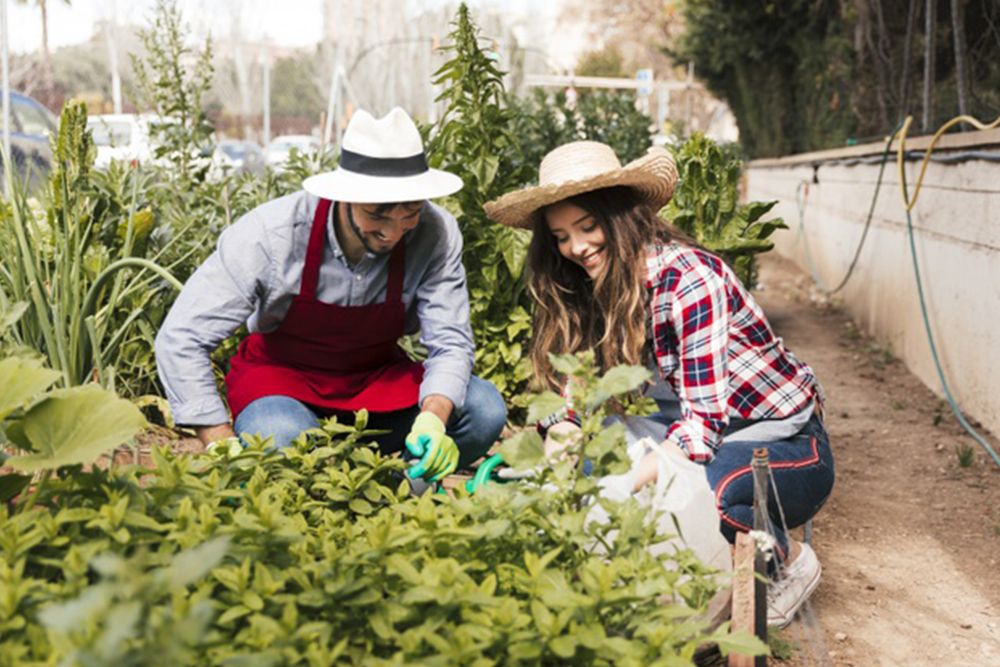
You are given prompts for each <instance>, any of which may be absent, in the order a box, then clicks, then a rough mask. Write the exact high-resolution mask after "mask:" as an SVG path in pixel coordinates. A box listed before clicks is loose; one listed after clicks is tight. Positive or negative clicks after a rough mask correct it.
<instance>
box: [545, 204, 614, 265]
mask: <svg viewBox="0 0 1000 667" xmlns="http://www.w3.org/2000/svg"><path fill="white" fill-rule="evenodd" d="M545 222H546V223H547V224H548V226H549V231H550V232H552V236H553V238H554V239H555V243H556V247H557V248H558V249H559V254H560V255H562V256H563V257H565V258H566V259H568V260H569V261H571V262H574V263H576V264H579V265H580V266H581V267H583V270H584V271H586V272H587V275H588V276H590V278H591V280H593V279H595V278H597V276H599V275H601V272H602V271H603V270H604V267H605V266H606V265H607V261H608V259H607V254H608V253H607V250H606V248H605V237H604V230H603V229H601V226H600V225H599V224H597V220H595V219H594V216H592V215H591V214H590V213H587V212H586V211H585V210H583V209H582V208H580V207H579V206H577V205H576V204H573V203H572V202H569V201H562V202H559V203H558V204H553V205H551V206H549V207H547V208H546V209H545Z"/></svg>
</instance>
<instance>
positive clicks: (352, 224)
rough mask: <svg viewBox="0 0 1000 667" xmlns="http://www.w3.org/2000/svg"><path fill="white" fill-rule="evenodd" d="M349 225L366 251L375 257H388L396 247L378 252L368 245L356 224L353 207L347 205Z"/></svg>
mask: <svg viewBox="0 0 1000 667" xmlns="http://www.w3.org/2000/svg"><path fill="white" fill-rule="evenodd" d="M347 224H348V225H349V226H350V228H351V231H352V232H354V235H355V236H356V237H357V238H358V240H359V241H361V245H363V246H364V247H365V250H367V251H368V252H370V253H371V254H373V255H377V256H382V255H388V254H389V253H391V252H392V250H393V247H395V246H393V247H389V248H386V249H385V250H376V249H375V248H373V247H371V245H369V244H368V239H366V238H365V235H364V234H363V233H362V232H361V229H360V228H359V227H358V224H357V223H356V222H354V211H353V207H352V206H351V205H350V204H348V205H347Z"/></svg>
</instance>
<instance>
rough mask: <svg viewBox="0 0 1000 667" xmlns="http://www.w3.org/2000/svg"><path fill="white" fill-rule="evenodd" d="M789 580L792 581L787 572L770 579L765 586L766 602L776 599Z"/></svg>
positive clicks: (786, 586) (769, 602)
mask: <svg viewBox="0 0 1000 667" xmlns="http://www.w3.org/2000/svg"><path fill="white" fill-rule="evenodd" d="M791 581H792V580H791V577H789V576H788V575H787V573H786V574H785V575H784V576H782V577H781V578H780V579H774V580H772V581H771V582H770V583H769V584H768V587H767V602H768V604H771V603H772V602H774V601H776V600H777V599H778V597H779V596H780V595H781V594H782V593H783V592H784V591H785V589H786V588H788V585H789V584H790V583H791Z"/></svg>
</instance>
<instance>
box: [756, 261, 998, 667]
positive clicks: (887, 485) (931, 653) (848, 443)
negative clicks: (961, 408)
mask: <svg viewBox="0 0 1000 667" xmlns="http://www.w3.org/2000/svg"><path fill="white" fill-rule="evenodd" d="M761 280H762V283H763V285H764V289H763V291H760V292H758V293H757V297H758V299H759V301H760V303H761V305H762V306H763V308H764V310H765V311H766V312H767V314H768V317H769V319H770V321H771V323H772V324H773V326H774V328H775V329H776V330H777V332H778V334H779V335H781V336H782V337H783V338H784V339H785V342H786V344H787V345H788V347H789V348H790V349H791V350H792V351H793V352H794V353H795V354H796V355H797V356H799V357H800V358H801V359H803V360H805V361H806V362H807V363H809V364H810V365H812V366H813V368H814V369H815V371H816V374H817V376H818V377H819V378H820V381H821V382H822V383H823V385H824V387H825V389H826V392H827V425H828V428H829V430H830V442H831V444H832V446H833V452H834V457H835V459H836V469H837V482H836V487H835V489H834V492H833V495H832V497H831V499H830V500H829V501H828V502H827V505H826V507H825V508H824V509H823V511H822V512H820V514H819V516H818V517H817V518H816V520H815V522H814V526H815V534H814V545H815V547H816V552H817V554H818V555H819V558H820V560H821V562H822V563H823V566H824V572H823V580H822V583H821V584H820V587H819V589H818V590H817V592H816V594H815V595H814V597H813V600H812V605H813V610H814V612H815V614H816V615H817V617H818V619H819V623H820V625H821V627H822V629H823V633H822V634H823V636H822V637H816V636H815V633H810V632H808V629H807V628H806V627H805V626H804V625H803V623H802V622H801V621H799V620H796V621H795V623H793V625H792V626H790V627H789V628H788V629H787V630H786V631H785V632H784V633H783V636H784V637H785V638H786V639H788V640H789V641H791V642H792V643H793V644H795V645H797V648H798V651H797V655H796V656H795V657H793V659H792V660H790V661H789V662H785V663H779V664H786V665H812V664H832V665H856V666H858V667H869V666H871V665H907V666H913V665H933V666H935V667H939V666H948V667H950V666H952V665H976V666H980V665H981V666H984V667H987V666H997V665H1000V572H998V560H1000V468H997V466H996V465H995V464H994V463H993V462H992V461H991V459H990V458H989V457H988V456H987V455H986V454H985V452H983V451H982V450H981V449H980V448H979V446H978V445H976V444H975V442H974V441H973V440H972V439H971V438H969V437H968V436H965V435H964V432H963V431H962V430H961V428H960V427H959V426H958V425H957V423H956V421H955V419H954V418H953V417H952V416H951V413H950V411H949V410H948V407H947V405H946V404H945V403H943V402H942V401H940V400H939V399H938V398H937V397H936V396H934V394H932V393H931V391H930V390H929V389H927V387H925V386H924V385H923V384H922V383H921V382H920V381H919V380H918V379H917V378H916V377H915V376H913V375H912V374H911V373H910V372H909V371H908V370H907V369H906V367H905V366H904V365H903V364H902V363H901V362H899V361H897V360H895V359H893V358H892V357H891V355H889V354H888V353H887V351H886V350H884V349H881V348H880V347H879V346H878V345H877V344H875V343H873V341H871V340H870V339H868V338H867V337H866V336H864V335H863V334H861V333H860V332H859V331H858V329H857V327H856V326H855V325H854V324H853V323H852V322H851V320H850V318H849V317H848V316H847V315H846V313H845V312H844V311H843V310H841V309H840V308H838V307H837V306H836V304H831V303H829V302H828V301H827V300H825V299H823V298H822V297H821V296H820V295H819V294H818V293H816V292H815V291H813V290H812V289H811V288H810V285H811V281H810V280H809V279H808V278H807V276H806V275H805V274H803V273H802V272H801V271H799V270H798V269H797V268H796V267H795V266H794V265H793V264H792V263H791V262H789V261H787V260H784V259H782V258H780V257H778V256H776V255H773V256H770V257H767V258H765V259H764V261H762V263H761ZM991 443H992V444H993V446H994V448H996V447H997V444H996V440H995V439H992V440H991ZM963 445H966V446H972V447H974V448H975V454H974V460H973V463H972V464H971V466H969V467H962V466H960V465H959V456H958V454H957V451H956V450H957V448H959V447H961V446H963Z"/></svg>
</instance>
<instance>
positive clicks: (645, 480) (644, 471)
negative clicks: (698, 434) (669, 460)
mask: <svg viewBox="0 0 1000 667" xmlns="http://www.w3.org/2000/svg"><path fill="white" fill-rule="evenodd" d="M659 447H662V448H663V449H664V450H665V451H666V452H667V454H669V455H670V456H678V457H680V458H682V459H684V460H685V461H686V460H687V455H686V454H685V453H684V452H683V450H681V448H680V447H678V446H677V445H675V444H674V443H672V442H670V441H669V440H664V441H663V442H661V443H660V444H659ZM657 458H658V457H657V455H656V452H648V453H647V454H646V455H645V456H644V457H642V460H641V461H639V466H638V469H637V470H636V474H635V487H634V488H633V489H632V493H635V492H637V491H638V490H639V489H641V488H642V487H644V486H646V485H647V484H649V483H650V482H655V481H656V476H657V473H658V471H659V469H660V466H659V463H658V462H657Z"/></svg>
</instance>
